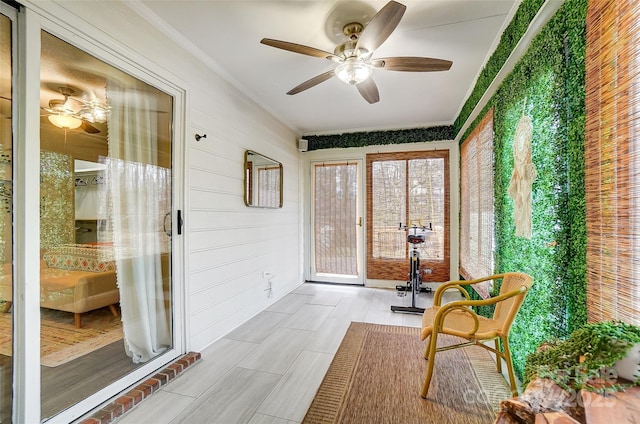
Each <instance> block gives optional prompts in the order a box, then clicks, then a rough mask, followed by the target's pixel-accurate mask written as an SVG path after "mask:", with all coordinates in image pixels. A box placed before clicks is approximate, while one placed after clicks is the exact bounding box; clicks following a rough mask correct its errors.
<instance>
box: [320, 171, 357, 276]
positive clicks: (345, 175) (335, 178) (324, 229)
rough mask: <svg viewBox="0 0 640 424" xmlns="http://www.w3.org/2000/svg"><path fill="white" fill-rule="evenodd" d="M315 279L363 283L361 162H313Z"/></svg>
mask: <svg viewBox="0 0 640 424" xmlns="http://www.w3.org/2000/svg"><path fill="white" fill-rule="evenodd" d="M311 173H312V193H313V197H312V199H311V202H312V217H311V222H312V224H311V252H312V253H311V261H310V262H311V280H314V281H323V282H333V283H343V284H363V278H362V265H361V260H360V258H361V256H360V252H361V250H362V249H361V240H362V215H361V213H360V202H359V178H358V177H359V165H358V162H334V163H327V162H322V163H312V164H311Z"/></svg>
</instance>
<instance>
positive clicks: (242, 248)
mask: <svg viewBox="0 0 640 424" xmlns="http://www.w3.org/2000/svg"><path fill="white" fill-rule="evenodd" d="M28 6H29V7H30V8H32V9H33V10H35V11H36V12H38V13H39V14H41V15H43V16H44V17H45V18H46V19H47V20H48V19H49V18H50V19H51V22H50V23H49V24H48V26H49V28H47V30H49V31H50V32H53V33H54V35H57V36H61V38H63V39H66V40H67V41H70V42H71V43H73V44H75V45H77V46H79V47H81V48H83V49H85V50H88V51H89V52H90V53H92V54H94V55H96V56H98V57H100V58H103V59H106V60H107V61H108V62H110V63H114V61H115V62H118V61H125V62H128V63H129V64H128V65H127V66H125V71H127V70H128V69H127V68H131V69H133V68H141V69H142V74H145V73H149V74H150V75H152V76H153V77H159V78H160V79H162V80H164V81H166V82H167V84H169V85H171V86H174V87H175V89H176V91H178V92H181V91H182V92H184V99H185V103H184V105H185V107H184V108H183V110H182V111H180V110H179V111H177V112H178V113H177V115H178V116H177V117H176V118H177V119H178V121H177V122H178V126H177V129H178V134H177V139H176V140H175V145H176V148H177V151H176V154H175V157H176V158H177V159H179V160H181V162H182V163H183V167H177V168H174V169H175V170H176V178H180V177H181V174H182V175H183V176H184V179H183V184H181V187H179V190H177V191H178V192H177V193H176V195H177V199H176V200H177V202H178V203H177V204H178V205H182V206H181V209H183V210H184V211H185V215H184V222H185V231H184V238H183V244H182V246H183V251H184V264H183V265H184V266H183V267H180V266H178V267H176V268H175V269H174V270H175V271H176V272H177V273H178V275H177V276H176V277H174V281H176V282H178V283H179V286H177V289H178V290H183V292H182V293H183V294H184V306H185V309H184V313H183V314H184V316H185V319H186V322H185V323H186V334H185V336H186V343H187V346H186V348H187V350H194V351H201V350H202V349H203V348H204V347H206V346H207V345H209V344H210V343H212V342H213V341H215V340H216V339H218V338H220V337H221V336H223V335H224V334H226V333H227V332H229V331H230V330H232V329H233V328H235V327H236V326H238V325H239V324H241V323H243V322H244V321H246V320H248V319H249V318H251V317H252V316H254V315H255V314H256V313H258V312H259V311H261V310H262V309H264V308H266V307H267V306H269V305H270V304H271V303H273V302H275V301H276V300H277V299H278V298H280V297H282V296H283V295H285V294H286V293H287V292H289V291H291V290H292V289H293V288H295V287H296V286H297V285H299V284H301V282H302V269H301V265H300V263H301V259H300V258H301V255H302V252H301V244H300V239H301V237H302V234H301V233H300V229H301V226H300V223H299V217H300V216H301V214H300V211H299V209H300V207H301V205H300V198H299V196H300V192H301V190H300V187H299V186H298V184H299V179H298V175H299V170H298V156H299V152H298V151H297V149H296V134H295V133H294V132H293V131H292V130H291V129H289V128H287V127H286V126H285V125H284V124H282V123H281V122H280V121H278V120H276V119H275V118H274V117H273V116H271V115H270V114H268V113H267V112H266V111H265V110H263V109H262V108H261V107H259V106H258V105H257V104H255V103H254V102H253V101H252V100H250V99H249V98H247V97H246V96H244V95H243V94H242V93H240V92H239V91H238V90H236V89H235V88H234V87H232V86H231V85H230V84H228V83H227V82H225V81H224V80H223V79H222V78H220V77H219V76H218V75H217V74H216V73H215V72H213V71H212V70H211V69H210V68H209V67H207V66H206V65H205V64H204V63H203V62H201V61H200V60H199V59H198V58H197V57H195V56H194V55H192V54H190V53H189V52H188V51H187V50H186V49H185V48H183V46H180V45H178V44H177V43H176V42H174V41H172V40H171V39H170V38H169V37H167V36H166V35H165V34H163V32H161V31H159V30H158V29H156V28H154V27H153V26H152V25H151V24H150V23H148V22H147V21H145V19H143V18H141V17H140V16H137V15H136V13H135V12H134V10H132V9H131V8H129V7H128V6H126V5H125V4H123V3H121V2H116V1H109V2H93V1H92V2H86V1H62V2H57V3H56V2H45V1H34V2H32V3H28ZM60 28H73V29H72V32H73V33H74V34H75V36H73V35H72V36H69V35H68V33H66V31H62V30H60ZM61 34H62V35H61ZM93 44H95V47H91V45H93ZM116 65H118V63H116ZM120 66H121V65H120ZM181 118H182V121H180V119H181ZM196 133H198V134H201V135H202V134H206V135H207V137H206V138H204V139H201V140H200V141H196V140H195V138H194V135H195V134H196ZM245 149H251V150H255V151H257V152H259V153H262V154H264V155H265V156H268V157H271V158H273V159H275V160H278V161H280V162H282V164H283V167H284V179H283V180H284V207H283V208H282V209H251V208H247V207H246V206H245V205H244V202H243V176H244V173H243V160H244V151H245ZM265 271H266V272H269V273H271V274H274V275H275V277H274V278H273V280H272V282H273V293H272V296H269V295H268V292H267V291H265V289H266V288H267V280H266V279H265V278H263V277H262V273H263V272H265Z"/></svg>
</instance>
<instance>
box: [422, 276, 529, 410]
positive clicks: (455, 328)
mask: <svg viewBox="0 0 640 424" xmlns="http://www.w3.org/2000/svg"><path fill="white" fill-rule="evenodd" d="M489 280H494V281H496V280H502V286H501V287H500V294H499V295H498V296H496V297H492V298H488V299H484V300H469V295H468V294H467V292H466V291H465V290H464V289H463V288H462V285H473V284H478V283H481V282H484V281H489ZM532 284H533V278H531V277H530V276H529V275H527V274H523V273H519V272H508V273H505V274H496V275H492V276H489V277H485V278H479V279H476V280H468V281H449V282H447V283H444V284H442V285H441V286H440V287H438V289H437V290H436V292H435V295H434V298H433V306H432V307H430V308H428V309H426V310H425V312H424V315H423V316H422V332H421V334H420V337H421V339H422V340H425V339H427V338H429V337H430V340H429V341H428V342H427V347H426V350H425V353H424V357H425V358H426V359H427V360H428V361H429V362H428V364H427V375H426V377H425V380H424V385H423V387H422V392H421V393H420V395H421V396H422V397H423V398H426V397H427V392H428V391H429V384H430V383H431V376H432V375H433V367H434V360H435V356H436V352H439V351H442V350H449V349H455V348H459V347H465V346H472V345H477V346H481V347H483V348H485V349H487V350H490V351H491V352H493V353H495V354H496V366H497V369H498V372H502V359H504V360H505V362H506V363H507V370H508V372H509V380H510V383H511V392H512V393H513V395H514V396H517V394H518V392H517V387H516V381H515V376H514V374H513V364H512V362H511V353H510V351H509V330H510V329H511V324H512V323H513V320H514V318H515V317H516V314H517V313H518V310H519V309H520V306H521V305H522V302H524V298H525V296H526V294H527V291H528V290H529V289H530V288H531V285H532ZM452 288H454V289H458V290H459V291H460V292H461V293H462V294H463V295H464V296H465V297H466V298H467V300H460V301H455V302H449V303H446V304H444V305H441V302H442V295H443V293H444V292H445V291H446V290H448V289H452ZM483 305H495V312H494V314H493V318H485V317H482V316H479V315H477V314H475V313H474V312H473V311H472V310H471V307H472V306H483ZM438 334H449V335H452V336H457V337H461V338H463V339H466V340H468V341H467V342H464V343H459V344H455V345H451V346H444V347H440V348H437V342H438V340H437V339H438ZM491 340H494V342H495V348H493V347H490V346H489V345H486V344H484V342H487V341H491ZM500 341H502V346H503V350H501V349H500Z"/></svg>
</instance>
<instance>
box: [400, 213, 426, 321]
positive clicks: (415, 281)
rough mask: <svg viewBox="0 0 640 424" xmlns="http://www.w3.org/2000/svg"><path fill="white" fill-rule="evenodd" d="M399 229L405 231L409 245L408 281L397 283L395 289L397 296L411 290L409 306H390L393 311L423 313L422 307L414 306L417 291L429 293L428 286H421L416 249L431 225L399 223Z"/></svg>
mask: <svg viewBox="0 0 640 424" xmlns="http://www.w3.org/2000/svg"><path fill="white" fill-rule="evenodd" d="M398 229H400V230H404V231H406V232H407V243H409V244H410V245H411V249H410V250H409V281H408V282H407V284H406V285H398V286H396V290H397V292H398V296H401V297H403V296H406V295H407V292H408V291H410V292H411V306H392V307H391V310H392V311H393V312H406V313H412V314H422V313H424V308H418V307H417V306H416V297H417V296H418V293H430V292H431V288H430V287H422V276H421V274H420V272H421V271H420V251H419V250H418V247H417V245H418V244H421V243H424V239H425V233H426V232H427V231H433V227H432V226H431V223H429V226H428V227H427V226H424V225H422V226H420V227H419V226H417V225H415V224H414V225H412V226H411V227H409V226H407V225H402V223H400V227H399V228H398ZM424 272H425V273H430V272H431V270H427V269H426V270H424Z"/></svg>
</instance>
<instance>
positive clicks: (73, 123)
mask: <svg viewBox="0 0 640 424" xmlns="http://www.w3.org/2000/svg"><path fill="white" fill-rule="evenodd" d="M47 118H48V119H49V121H50V122H51V123H52V124H53V125H55V126H56V127H58V128H64V129H67V130H73V129H76V128H78V127H79V126H80V125H82V119H78V118H76V117H75V116H71V115H64V114H60V115H49V116H47Z"/></svg>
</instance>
